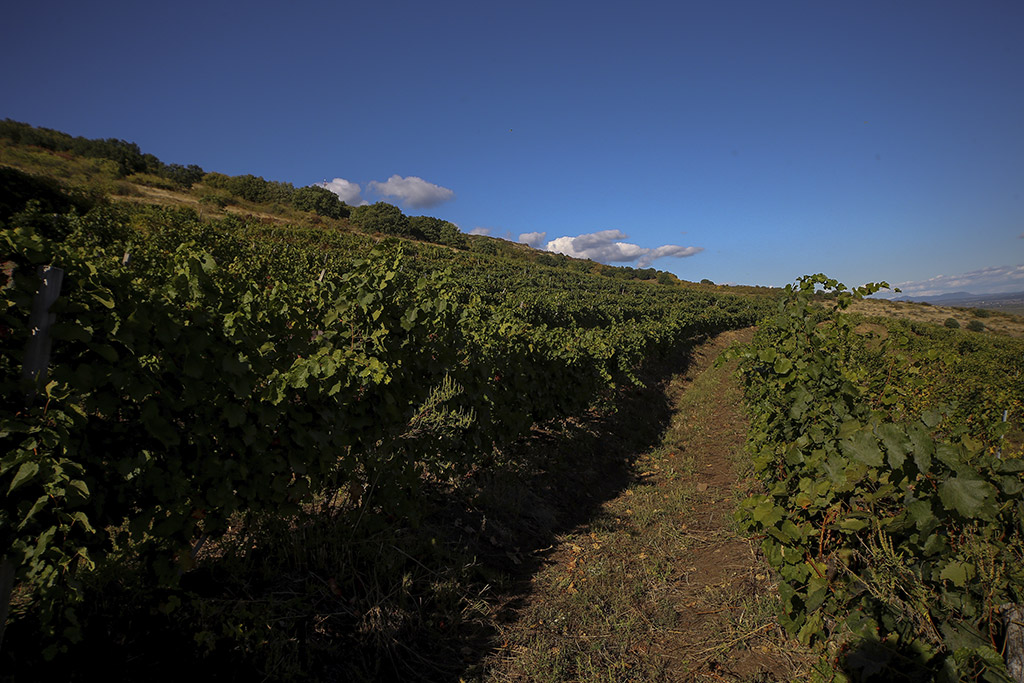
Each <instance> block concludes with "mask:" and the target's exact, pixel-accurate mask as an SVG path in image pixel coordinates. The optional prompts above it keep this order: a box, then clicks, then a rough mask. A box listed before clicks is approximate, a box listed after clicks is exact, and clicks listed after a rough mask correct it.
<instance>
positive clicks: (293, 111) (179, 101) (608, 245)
mask: <svg viewBox="0 0 1024 683" xmlns="http://www.w3.org/2000/svg"><path fill="white" fill-rule="evenodd" d="M1022 35H1024V4H1022V3H1020V2H1019V1H1018V0H991V1H988V0H986V1H983V2H975V3H968V2H963V1H962V0H958V1H956V2H946V1H942V0H939V1H932V2H902V3H891V2H875V1H873V0H872V1H861V2H856V3H854V2H828V3H825V2H820V0H819V1H815V2H787V1H784V0H773V1H772V2H763V1H760V0H758V1H743V2H730V1H728V0H724V1H716V2H700V3H685V2H684V3H680V2H636V3H631V4H629V5H626V4H619V3H615V4H612V3H602V2H593V1H591V2H551V1H550V0H548V2H543V3H540V2H538V3H532V2H515V3H481V2H433V3H426V2H415V3H413V2H395V1H391V2H388V1H384V2H365V3H358V4H357V3H344V2H301V1H298V2H294V3H266V2H258V1H257V2H249V3H245V4H241V3H238V4H236V3H224V2H217V1H216V0H214V1H212V2H202V3H199V2H193V1H191V0H182V1H180V2H176V3H139V2H104V1H102V0H99V1H98V2H93V3H81V2H75V3H71V2H64V1H63V0H61V1H59V2H50V3H17V5H16V6H12V7H10V8H8V9H7V10H6V11H5V20H4V22H3V26H2V28H0V60H2V63H3V64H5V68H4V69H2V70H0V117H9V118H12V119H15V120H19V121H25V122H28V123H31V124H34V125H38V126H45V127H49V128H56V129H58V130H63V131H66V132H68V133H71V134H73V135H83V136H86V137H103V138H106V137H116V138H122V139H125V140H129V141H132V142H136V143H138V144H139V146H140V147H142V149H143V150H144V151H147V152H151V153H153V154H156V155H157V156H158V157H160V158H161V159H162V160H164V161H166V162H169V163H184V164H188V163H196V164H199V165H200V166H202V167H203V168H205V169H206V170H208V171H213V170H215V171H220V172H224V173H229V174H242V173H253V174H256V175H260V176H263V177H265V178H268V179H274V180H284V181H289V182H292V183H294V184H295V185H297V186H301V185H308V184H312V183H317V182H322V181H334V179H338V181H337V182H336V183H335V184H334V185H333V187H335V188H338V189H340V190H345V189H347V191H349V192H351V191H353V190H355V189H358V191H359V195H358V199H355V198H354V197H355V195H353V194H347V195H346V196H347V197H349V198H350V200H352V201H358V200H366V201H377V200H386V201H391V202H392V203H395V204H397V205H399V206H401V207H402V208H403V210H405V212H406V213H408V214H410V215H418V214H426V215H433V216H438V217H440V218H444V219H447V220H451V221H453V222H454V223H456V224H457V225H459V226H460V227H461V228H462V229H463V230H464V231H466V232H470V231H474V230H475V231H489V232H490V234H492V235H495V236H501V237H506V238H509V239H513V240H518V239H519V237H520V235H527V237H526V238H525V239H528V240H531V241H532V242H533V243H534V244H537V245H539V246H542V247H549V248H552V249H556V248H557V249H561V250H563V251H567V252H570V253H577V254H581V255H594V256H596V257H598V258H600V259H603V260H608V259H611V258H623V259H629V260H624V261H616V263H618V264H619V265H626V264H632V265H646V264H647V263H648V262H650V261H651V260H652V259H654V260H653V263H652V265H653V266H654V267H656V268H659V269H662V270H668V271H671V272H673V273H676V274H677V275H679V276H680V277H682V278H685V279H689V280H699V279H702V278H710V279H712V280H714V281H715V282H730V283H739V284H763V285H782V284H785V283H787V282H791V281H792V280H793V279H795V278H796V277H798V276H800V275H803V274H806V273H812V272H819V271H823V272H825V273H827V274H829V275H830V276H832V277H837V278H839V279H841V280H843V281H845V282H846V283H847V284H851V285H853V284H861V283H863V282H867V281H875V280H881V279H887V280H888V281H889V282H891V283H905V289H906V290H907V292H908V293H913V294H920V293H923V292H930V291H933V292H939V291H949V290H952V289H967V290H970V291H976V292H983V291H1000V290H1001V291H1021V290H1024V88H1022V87H1021V83H1022V82H1024V81H1022V79H1024V40H1021V36H1022ZM355 186H358V188H356V187H355ZM658 247H665V248H663V249H660V250H658V251H654V250H655V249H656V248H658ZM663 254H667V255H663ZM659 256H660V258H656V257H659Z"/></svg>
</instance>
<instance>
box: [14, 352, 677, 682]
mask: <svg viewBox="0 0 1024 683" xmlns="http://www.w3.org/2000/svg"><path fill="white" fill-rule="evenodd" d="M691 348H692V347H685V348H681V349H679V350H678V351H677V352H675V353H673V354H671V355H670V356H669V357H667V358H665V359H663V360H662V361H660V362H657V363H654V364H652V365H651V366H650V367H648V368H646V369H645V371H644V372H643V373H642V375H641V379H642V380H643V381H644V382H645V384H646V386H645V387H623V388H621V389H619V390H618V392H617V393H616V395H615V396H614V397H612V400H611V401H610V402H609V405H608V406H607V407H606V408H604V409H601V410H593V411H590V412H589V413H587V414H585V415H581V416H578V417H575V418H572V419H568V420H565V421H562V422H560V423H558V424H551V425H546V426H545V427H543V428H536V429H535V430H534V431H533V432H532V434H531V435H530V436H529V437H527V438H524V439H522V440H521V441H520V442H519V443H517V444H516V445H515V447H514V448H511V449H509V450H508V451H507V452H505V453H499V454H496V455H495V459H494V462H493V463H491V464H489V465H488V466H486V467H481V468H479V469H477V470H476V471H474V472H471V473H470V475H469V476H466V477H464V478H462V479H460V480H459V481H458V482H457V483H454V484H453V483H451V482H449V483H447V484H441V483H435V484H431V485H429V486H427V487H426V490H425V491H424V492H423V494H422V496H421V498H419V499H418V500H417V501H415V507H416V508H418V509H419V512H418V513H417V514H415V515H408V514H403V513H402V511H391V510H380V509H377V510H368V508H367V507H366V506H364V507H363V508H352V507H348V508H343V507H334V508H329V507H325V508H323V509H321V510H313V511H308V512H307V513H305V514H303V515H300V516H298V517H293V518H287V519H282V518H276V519H248V520H246V521H245V524H243V525H240V528H241V531H240V533H239V534H238V535H237V536H235V537H229V538H228V539H226V540H225V541H224V542H222V543H221V544H219V545H218V546H216V547H213V546H211V547H208V548H206V549H205V550H204V554H205V556H204V557H201V558H200V559H201V561H200V563H199V566H198V567H197V569H195V570H193V571H191V572H189V573H188V574H186V575H185V576H184V577H183V586H182V588H183V590H181V591H176V592H174V591H165V592H160V591H153V590H149V589H139V588H133V587H132V586H137V585H138V582H137V581H132V580H130V578H129V575H130V573H131V568H130V567H129V568H121V569H119V571H121V572H122V573H124V575H125V576H124V577H122V578H123V580H121V579H119V577H118V576H116V575H115V576H106V577H104V579H103V581H102V582H100V583H99V584H98V585H97V586H95V587H86V590H87V597H86V600H85V602H84V603H83V604H82V605H81V606H80V607H79V608H78V618H79V619H80V620H81V622H82V624H83V629H82V634H81V636H82V639H81V641H80V642H79V643H77V644H74V645H71V646H69V647H68V648H67V649H66V650H65V651H63V652H57V653H56V656H55V657H53V658H52V659H50V660H46V659H45V658H44V657H43V656H42V652H41V649H42V648H41V646H40V644H39V643H38V642H36V641H32V642H29V641H27V640H25V638H24V637H22V636H23V635H25V634H33V633H36V634H37V633H39V631H38V625H36V626H33V625H32V623H31V622H32V617H31V615H29V616H27V617H25V620H24V621H22V622H21V623H20V624H17V625H13V626H14V627H13V628H9V629H8V631H7V636H8V637H7V638H6V639H5V642H4V648H3V652H2V653H0V680H30V679H31V680H64V681H77V680H95V679H96V678H97V677H102V678H103V679H104V680H108V681H117V680H126V681H127V680H143V679H145V680H154V681H159V680H172V679H173V680H180V679H181V678H183V677H184V678H189V679H195V680H213V679H216V680H218V681H232V680H238V681H242V680H244V681H251V680H266V681H279V680H280V681H288V680H301V681H387V680H401V681H458V680H460V679H464V680H475V679H480V678H482V677H483V676H484V675H485V674H486V671H485V664H486V661H487V659H488V657H489V656H490V655H491V654H492V653H493V652H494V651H495V650H496V649H497V648H498V647H499V645H500V643H497V642H495V641H496V639H497V638H498V631H499V626H500V624H502V623H503V622H507V621H511V620H513V619H515V617H516V614H517V609H518V608H519V607H520V606H521V605H522V604H523V602H524V601H525V599H526V598H527V597H528V596H529V592H530V579H531V577H532V576H533V575H534V574H535V573H536V572H537V571H538V570H539V569H540V568H541V567H543V566H544V563H545V562H546V560H547V558H548V556H549V555H550V553H551V552H552V549H553V547H554V546H555V544H556V541H557V539H558V537H559V536H560V535H562V534H565V533H567V532H569V531H571V530H573V529H574V528H576V527H578V526H580V525H581V524H584V523H586V522H588V521H590V520H591V519H592V518H594V517H595V516H596V515H597V514H599V511H600V509H601V506H602V505H603V504H604V503H605V502H606V501H608V500H611V499H613V498H615V497H616V496H618V495H619V494H620V493H621V492H622V491H623V490H624V489H625V488H627V487H628V486H629V485H630V483H631V482H632V481H633V479H632V477H633V469H632V467H631V466H632V463H633V461H634V459H635V458H636V456H637V455H638V454H641V453H643V452H645V451H647V450H649V449H650V448H652V447H653V446H655V445H656V444H658V443H659V441H660V440H661V437H662V434H663V432H664V430H665V429H666V427H667V425H668V424H669V421H670V419H671V417H672V407H671V405H670V402H669V399H668V398H667V397H666V395H665V393H664V390H663V389H664V382H667V381H668V380H669V379H670V378H671V377H672V375H674V374H678V373H682V372H685V371H686V369H687V367H688V365H689V362H690V355H689V351H690V349H691ZM113 662H116V663H117V666H116V667H113V668H112V666H111V665H112V663H113ZM12 676H13V678H11V677H12Z"/></svg>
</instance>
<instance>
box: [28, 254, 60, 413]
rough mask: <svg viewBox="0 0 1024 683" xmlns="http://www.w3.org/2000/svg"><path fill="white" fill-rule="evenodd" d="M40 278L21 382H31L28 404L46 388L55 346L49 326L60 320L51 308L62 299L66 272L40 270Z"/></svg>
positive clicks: (50, 269) (40, 267)
mask: <svg viewBox="0 0 1024 683" xmlns="http://www.w3.org/2000/svg"><path fill="white" fill-rule="evenodd" d="M39 278H40V279H41V280H42V283H41V284H40V285H39V289H38V290H37V291H36V295H35V297H34V298H33V299H32V314H31V316H29V319H28V327H29V330H31V332H32V336H31V337H29V340H28V346H26V347H25V365H24V366H23V367H22V370H21V376H22V378H23V379H26V380H29V381H30V382H32V388H31V390H30V392H29V394H28V396H27V397H26V402H27V403H31V402H32V400H33V399H34V398H35V396H36V394H37V393H38V391H39V387H40V386H45V382H46V370H47V367H48V366H49V365H50V347H51V346H52V344H53V340H52V339H51V338H50V326H51V325H53V323H54V321H55V320H56V318H57V315H56V314H55V313H50V306H52V305H53V302H55V301H56V300H57V297H59V296H60V285H61V283H62V282H63V281H64V271H63V270H62V269H60V268H55V267H54V266H39Z"/></svg>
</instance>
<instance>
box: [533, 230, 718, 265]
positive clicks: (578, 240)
mask: <svg viewBox="0 0 1024 683" xmlns="http://www.w3.org/2000/svg"><path fill="white" fill-rule="evenodd" d="M628 237H629V235H627V234H625V233H624V232H622V231H621V230H600V231H598V232H592V233H587V234H583V235H577V236H576V237H559V238H557V239H553V240H551V241H550V242H548V243H547V245H546V246H545V247H544V248H545V249H547V250H548V251H555V252H558V253H560V254H565V255H566V256H572V257H574V258H583V259H593V260H594V261H601V262H604V263H629V262H634V261H635V262H636V264H637V265H638V266H640V267H641V268H646V267H647V266H649V265H651V263H653V262H654V261H655V260H657V259H659V258H664V257H666V256H672V257H675V258H684V257H686V256H693V255H694V254H696V253H698V252H701V251H704V248H703V247H682V246H679V245H675V244H665V245H663V246H660V247H656V248H654V249H651V248H648V247H641V246H640V245H638V244H632V243H630V242H623V241H622V240H624V239H627V238H628Z"/></svg>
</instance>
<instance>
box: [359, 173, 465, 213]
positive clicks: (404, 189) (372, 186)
mask: <svg viewBox="0 0 1024 683" xmlns="http://www.w3.org/2000/svg"><path fill="white" fill-rule="evenodd" d="M366 189H368V190H371V191H373V192H375V193H377V194H379V195H380V196H382V197H394V198H396V199H398V200H399V201H403V202H405V203H406V204H408V205H409V206H411V207H413V208H416V209H425V208H428V207H431V206H437V205H438V204H441V203H443V202H446V201H448V200H449V199H452V198H453V197H454V196H455V193H454V192H452V191H451V190H449V189H448V188H447V187H441V186H440V185H435V184H434V183H428V182H427V181H426V180H424V179H423V178H417V177H416V176H409V177H407V178H403V177H402V176H400V175H397V174H396V175H393V176H391V177H390V178H388V179H387V182H383V183H380V182H377V181H376V180H374V181H371V182H370V183H368V184H367V186H366Z"/></svg>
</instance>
